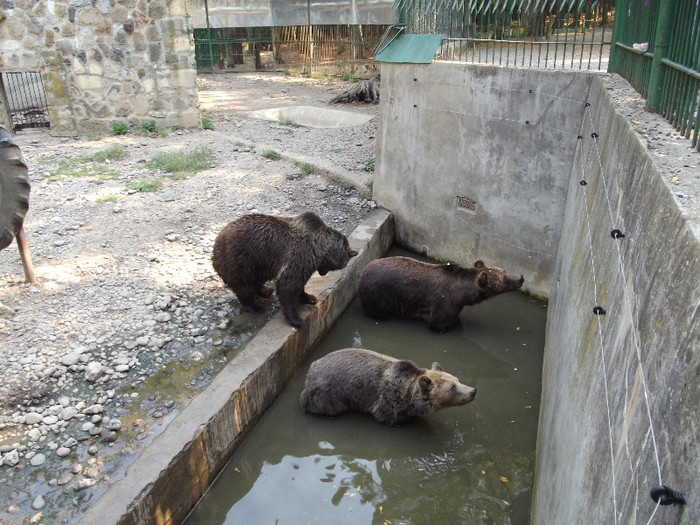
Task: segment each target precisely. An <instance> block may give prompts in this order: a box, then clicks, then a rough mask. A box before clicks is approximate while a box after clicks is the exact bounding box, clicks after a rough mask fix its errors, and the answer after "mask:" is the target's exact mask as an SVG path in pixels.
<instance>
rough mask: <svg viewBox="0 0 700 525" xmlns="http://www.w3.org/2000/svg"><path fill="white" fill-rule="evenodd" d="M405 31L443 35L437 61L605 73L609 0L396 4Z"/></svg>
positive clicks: (416, 0) (417, 0) (401, 0)
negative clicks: (404, 25) (405, 28)
mask: <svg viewBox="0 0 700 525" xmlns="http://www.w3.org/2000/svg"><path fill="white" fill-rule="evenodd" d="M394 8H395V9H397V10H398V11H399V13H400V16H399V18H400V20H401V21H403V22H404V23H405V24H406V27H407V31H408V32H409V33H439V34H444V35H445V39H444V41H443V45H442V47H441V49H440V51H439V52H438V55H437V57H436V59H437V60H456V61H461V62H474V63H479V64H495V65H500V66H514V67H536V68H559V69H585V70H593V71H606V70H607V68H608V58H609V50H610V44H611V41H612V28H613V21H614V18H615V9H614V2H613V0H594V1H592V2H588V1H586V0H555V1H535V0H455V1H454V2H441V1H438V0H396V1H395V2H394Z"/></svg>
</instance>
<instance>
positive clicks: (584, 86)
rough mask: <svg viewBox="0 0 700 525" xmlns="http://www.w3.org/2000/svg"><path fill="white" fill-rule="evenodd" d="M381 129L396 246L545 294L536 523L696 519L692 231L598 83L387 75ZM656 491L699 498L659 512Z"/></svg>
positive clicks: (456, 68)
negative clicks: (494, 266)
mask: <svg viewBox="0 0 700 525" xmlns="http://www.w3.org/2000/svg"><path fill="white" fill-rule="evenodd" d="M531 90H532V92H531ZM587 104H588V105H587ZM528 122H529V123H528ZM379 126H380V129H379V137H378V141H379V145H378V153H377V160H376V166H377V170H376V172H375V181H374V189H375V199H376V200H377V201H378V202H379V203H380V204H381V205H382V206H384V207H386V208H388V209H390V210H392V211H393V212H394V214H395V220H396V231H397V239H398V241H399V242H400V243H402V244H405V245H407V246H409V247H411V248H413V249H416V250H418V251H421V250H422V249H423V248H425V251H427V253H428V254H429V255H431V256H432V257H435V258H438V259H451V260H454V261H457V262H460V263H468V262H470V261H472V260H473V259H475V258H476V257H480V258H483V259H485V260H486V261H487V262H488V263H498V264H499V265H500V266H503V267H505V268H507V269H512V270H513V271H521V272H523V273H524V274H525V277H526V280H528V281H529V286H530V290H534V291H536V292H541V293H543V294H545V295H547V296H549V297H550V304H549V315H548V323H547V338H546V347H545V356H544V366H543V397H542V404H541V412H540V426H539V434H538V450H537V468H536V476H535V488H534V496H533V511H532V523H534V524H537V525H540V524H542V525H550V524H559V523H614V524H617V523H647V521H648V520H649V518H650V517H651V516H652V514H653V513H654V511H655V510H656V512H657V514H656V518H657V521H656V523H683V524H685V523H687V524H690V523H698V522H700V505H699V504H698V503H697V498H696V497H694V496H692V495H697V494H698V489H700V487H699V486H698V485H699V484H700V480H699V479H698V476H697V472H698V471H700V447H699V446H698V445H699V443H698V441H699V440H698V425H699V423H698V421H700V417H699V416H698V408H699V407H700V387H699V383H698V374H700V344H699V343H700V341H699V340H698V339H699V336H698V330H697V317H698V305H699V304H700V279H698V275H700V244H699V242H698V232H699V231H700V228H698V227H697V225H698V224H700V223H699V222H698V216H697V214H695V215H693V212H692V211H690V212H689V211H688V210H685V211H683V210H682V209H681V207H680V206H679V202H678V201H676V200H675V199H674V196H673V195H672V193H671V191H670V189H669V187H668V186H667V183H666V182H665V180H664V179H670V177H669V174H667V173H663V172H660V170H659V168H658V167H657V166H658V163H657V162H656V161H652V159H651V158H650V154H649V150H648V149H647V148H646V147H645V146H643V145H642V143H641V142H640V140H639V139H638V136H637V135H636V133H635V132H634V130H633V129H632V128H631V126H630V123H628V122H627V120H626V119H625V117H624V116H622V115H620V114H619V113H618V112H616V108H615V106H614V105H613V103H612V102H611V99H610V96H609V94H608V90H607V88H606V86H605V85H604V80H603V79H601V77H599V76H596V75H589V74H585V73H573V74H572V73H563V72H541V71H540V72H537V71H521V70H515V69H499V68H491V67H482V66H474V65H464V64H429V65H425V66H424V65H414V64H410V65H407V64H383V65H382V111H381V120H380V125H379ZM592 134H597V136H598V137H597V138H594V137H593V136H592ZM645 144H646V142H645ZM684 155H685V153H684ZM656 158H657V159H658V158H659V157H658V156H657V157H656ZM697 160H698V158H697V157H695V158H693V159H692V160H691V161H690V163H691V164H693V165H695V166H697V164H698V162H697ZM696 176H697V174H696ZM581 180H585V182H586V185H585V186H584V185H581V184H580V182H581ZM456 196H463V197H467V198H469V199H471V200H473V201H474V203H475V210H474V211H468V210H462V209H459V207H458V206H457V202H456ZM685 200H687V199H685ZM589 225H590V226H589ZM614 229H619V230H620V231H621V232H622V233H624V235H625V236H624V237H622V238H619V239H613V238H612V237H611V235H610V232H611V231H612V230H614ZM598 305H599V306H602V307H603V308H604V309H605V310H606V314H605V315H603V316H596V315H594V314H593V308H594V307H595V306H598ZM657 458H658V460H657ZM613 465H614V469H613ZM661 484H665V485H668V486H669V487H671V488H673V489H675V490H678V491H680V492H683V493H685V494H687V495H688V496H689V505H688V506H687V507H686V508H682V507H661V508H659V509H656V508H655V507H656V506H655V504H654V502H653V501H652V499H651V498H650V496H649V491H650V489H651V488H653V487H654V486H657V485H661Z"/></svg>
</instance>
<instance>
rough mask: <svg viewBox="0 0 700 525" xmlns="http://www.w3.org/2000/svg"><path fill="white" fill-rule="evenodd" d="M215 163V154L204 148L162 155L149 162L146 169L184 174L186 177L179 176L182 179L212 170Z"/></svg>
mask: <svg viewBox="0 0 700 525" xmlns="http://www.w3.org/2000/svg"><path fill="white" fill-rule="evenodd" d="M214 161H215V157H214V152H212V150H210V149H209V148H207V147H206V146H203V147H201V148H197V149H196V150H194V151H191V152H189V153H182V152H177V153H161V154H160V155H156V156H155V157H153V158H152V159H151V160H149V161H148V162H147V163H146V167H147V168H150V169H153V170H161V171H165V172H168V173H173V174H184V176H182V175H178V177H179V178H180V179H182V178H184V177H186V176H187V174H188V173H197V172H198V171H202V170H205V169H207V168H210V167H211V165H212V164H213V163H214ZM176 180H178V179H176Z"/></svg>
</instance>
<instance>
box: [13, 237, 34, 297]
mask: <svg viewBox="0 0 700 525" xmlns="http://www.w3.org/2000/svg"><path fill="white" fill-rule="evenodd" d="M15 240H16V241H17V247H18V248H19V256H20V257H21V259H22V266H23V267H24V276H25V277H26V278H27V281H28V282H30V283H32V284H36V276H35V275H34V268H33V267H32V257H31V256H30V255H29V245H28V244H27V237H26V236H25V235H24V228H20V229H19V231H18V232H17V235H15Z"/></svg>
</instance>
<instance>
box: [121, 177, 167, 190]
mask: <svg viewBox="0 0 700 525" xmlns="http://www.w3.org/2000/svg"><path fill="white" fill-rule="evenodd" d="M162 186H163V183H162V182H161V181H159V180H158V179H146V180H137V181H134V182H130V183H129V184H127V185H126V189H127V190H132V191H133V190H136V191H140V192H143V193H150V192H154V191H158V190H159V189H160V188H161V187H162Z"/></svg>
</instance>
